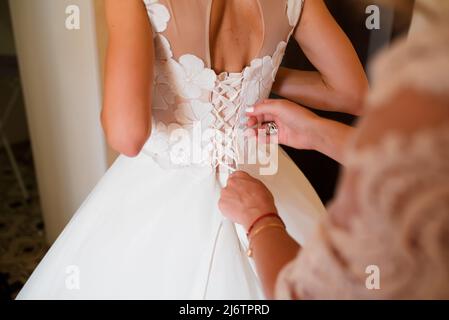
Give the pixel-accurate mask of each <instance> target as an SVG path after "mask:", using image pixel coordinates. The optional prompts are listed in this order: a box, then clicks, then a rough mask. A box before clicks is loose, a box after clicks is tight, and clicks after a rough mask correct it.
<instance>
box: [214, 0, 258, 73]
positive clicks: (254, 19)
mask: <svg viewBox="0 0 449 320" xmlns="http://www.w3.org/2000/svg"><path fill="white" fill-rule="evenodd" d="M210 19H211V20H210V30H209V32H210V34H209V41H210V52H211V65H212V69H214V70H216V71H217V72H218V73H219V72H222V71H229V72H240V71H241V70H242V69H243V68H244V67H245V66H246V65H248V64H249V63H250V62H251V60H252V59H253V58H254V57H256V56H257V55H258V53H259V51H260V49H261V47H262V45H263V32H264V26H263V18H262V11H261V8H260V6H259V3H258V1H257V0H215V1H214V2H213V5H212V11H211V18H210Z"/></svg>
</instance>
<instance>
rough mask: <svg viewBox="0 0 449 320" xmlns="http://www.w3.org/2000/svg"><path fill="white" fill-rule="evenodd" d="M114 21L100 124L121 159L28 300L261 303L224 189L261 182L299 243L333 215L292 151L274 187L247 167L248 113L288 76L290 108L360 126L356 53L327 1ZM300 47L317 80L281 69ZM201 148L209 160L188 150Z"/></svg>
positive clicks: (149, 5) (175, 11)
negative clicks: (247, 179) (231, 183)
mask: <svg viewBox="0 0 449 320" xmlns="http://www.w3.org/2000/svg"><path fill="white" fill-rule="evenodd" d="M106 7H107V20H108V26H109V32H110V39H109V47H108V52H107V67H106V80H105V97H104V107H103V112H102V123H103V127H104V131H105V134H106V137H107V140H108V142H109V144H110V146H111V147H112V148H114V149H115V150H117V151H118V152H120V153H121V154H122V155H121V156H120V157H119V158H118V159H117V161H116V162H115V163H114V165H113V166H112V167H111V168H110V169H109V170H108V172H107V173H106V174H105V175H104V177H103V178H102V179H101V180H100V182H99V183H98V185H97V186H96V187H95V189H94V190H93V191H92V192H91V194H90V195H89V196H88V198H87V199H86V200H85V202H84V203H83V204H82V206H81V207H80V208H79V210H78V212H77V213H76V214H75V215H74V217H73V219H72V220H71V222H70V223H69V224H68V225H67V227H66V228H65V230H64V231H63V232H62V234H61V235H60V236H59V238H58V240H57V241H56V242H55V243H54V245H53V246H52V247H51V249H50V250H49V252H48V254H47V255H46V256H45V258H44V259H43V260H42V262H41V263H40V264H39V266H38V267H37V268H36V270H35V271H34V273H33V274H32V276H31V277H30V279H29V280H28V282H27V283H26V285H25V287H24V288H23V289H22V291H21V292H20V294H19V296H18V298H19V299H259V298H263V294H262V291H261V288H260V285H259V281H258V279H257V277H256V275H255V273H254V271H253V265H252V262H251V261H250V258H248V256H247V255H246V245H247V244H246V242H245V238H246V237H245V230H242V229H240V228H239V227H237V226H235V225H234V224H232V223H231V222H229V221H227V220H223V218H222V217H221V214H220V212H219V210H218V205H217V203H218V199H219V195H220V189H221V188H222V187H223V186H224V184H225V183H226V178H227V175H228V174H229V173H230V172H232V171H233V170H234V169H236V168H237V167H238V168H239V169H244V170H248V171H249V172H251V173H252V174H253V175H255V176H257V177H258V178H259V179H261V180H262V181H263V182H264V183H265V184H266V185H267V186H268V187H269V189H270V190H272V191H273V193H274V196H275V198H276V200H277V201H278V202H277V207H278V209H279V212H282V213H283V218H284V221H285V222H286V224H287V228H288V229H289V231H290V233H291V234H292V235H293V236H294V238H295V239H296V240H297V241H299V242H300V243H302V242H303V239H304V238H305V236H306V234H308V233H310V231H311V230H312V228H313V227H314V225H315V221H316V218H317V217H318V216H319V215H320V214H323V213H324V207H323V205H322V204H321V202H320V201H319V198H318V197H317V195H316V194H315V192H314V190H313V189H312V187H311V186H310V184H309V183H308V181H307V180H306V178H305V177H304V176H303V174H302V173H301V172H300V171H299V170H298V169H297V167H296V166H295V165H294V164H293V162H292V161H291V160H290V159H289V158H288V157H287V156H286V155H285V154H284V153H283V152H282V151H280V152H279V155H278V158H277V161H276V167H277V170H276V173H275V174H271V175H264V174H262V173H261V172H263V170H261V169H263V165H262V164H261V163H260V162H257V163H256V164H251V165H250V164H247V163H245V161H243V162H242V161H240V159H241V153H242V150H243V149H244V148H243V149H242V148H241V140H242V139H241V137H242V136H243V135H242V132H241V130H239V129H240V127H241V126H242V124H243V123H244V122H245V118H244V115H245V111H246V110H247V109H248V108H251V107H252V106H253V105H254V104H255V103H256V102H258V101H260V100H261V99H265V98H267V97H268V95H269V93H270V90H271V89H272V86H273V82H274V80H275V77H276V75H277V74H278V75H277V78H276V80H277V81H276V84H275V86H274V87H273V91H274V92H275V93H277V94H279V95H282V96H284V97H286V98H288V99H291V100H293V101H295V102H297V103H302V104H304V105H307V106H310V107H316V108H321V109H324V110H333V111H342V112H348V113H354V114H358V113H360V110H359V108H358V106H359V101H360V99H361V97H362V95H363V94H364V91H365V89H366V86H367V84H366V78H365V75H364V73H363V69H362V66H361V64H360V62H359V61H358V59H357V56H356V54H355V52H354V50H353V48H352V46H351V44H350V42H349V41H348V39H347V38H346V36H345V35H344V34H343V33H342V31H341V29H340V28H339V27H338V25H337V24H336V23H335V21H334V20H333V18H332V17H331V15H330V14H329V12H328V11H327V9H326V7H325V5H324V3H323V2H322V1H321V0H312V1H310V0H306V1H303V0H245V1H242V0H176V1H175V0H144V1H141V0H128V1H121V0H106ZM291 37H294V38H295V39H296V41H298V43H299V44H300V45H301V47H302V49H303V50H304V52H305V54H306V55H307V57H308V58H309V60H310V61H311V62H312V63H313V64H314V65H315V67H316V68H317V70H318V71H317V72H302V71H294V70H288V69H283V68H281V69H279V66H280V63H281V60H282V57H283V55H284V52H285V49H286V46H287V42H288V41H289V39H290V38H291ZM278 71H279V72H278ZM274 129H275V128H274ZM211 132H212V134H211ZM195 134H199V136H200V139H199V147H200V148H199V150H200V152H199V156H198V152H197V151H198V150H196V149H195V146H192V148H190V147H186V144H185V143H183V144H180V141H184V142H185V141H188V142H191V141H192V140H190V139H189V137H191V136H194V135H195ZM186 136H187V139H185V138H186ZM187 145H188V144H187ZM197 147H198V146H197ZM193 149H195V150H196V151H194V150H193ZM245 150H246V149H245ZM298 212H299V213H298Z"/></svg>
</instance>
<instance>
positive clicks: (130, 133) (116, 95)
mask: <svg viewBox="0 0 449 320" xmlns="http://www.w3.org/2000/svg"><path fill="white" fill-rule="evenodd" d="M106 17H107V23H108V30H109V43H108V49H107V57H106V74H105V86H104V87H105V88H104V90H105V91H104V104H103V110H102V114H101V121H102V125H103V129H104V132H105V135H106V138H107V140H108V143H109V145H110V146H111V147H112V148H113V149H114V150H116V151H118V152H120V153H122V154H125V155H127V156H136V155H137V154H138V153H139V152H140V150H141V148H142V146H143V145H144V143H145V141H146V140H147V139H148V137H149V135H150V133H151V105H150V102H151V94H152V92H151V91H152V90H151V84H152V75H153V42H152V30H151V25H150V23H149V20H148V16H147V14H146V10H145V7H144V4H143V2H142V1H141V0H127V1H122V0H106Z"/></svg>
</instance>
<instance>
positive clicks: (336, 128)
mask: <svg viewBox="0 0 449 320" xmlns="http://www.w3.org/2000/svg"><path fill="white" fill-rule="evenodd" d="M312 126H313V130H312V131H313V133H311V137H310V139H309V140H310V144H311V149H312V150H315V151H318V152H320V153H323V154H325V155H327V156H328V157H330V158H332V159H334V160H335V161H337V162H339V163H340V164H342V165H345V163H344V161H345V157H344V153H345V149H346V145H347V143H348V141H349V139H350V137H351V135H352V133H353V131H354V128H353V127H351V126H348V125H345V124H343V123H340V122H337V121H333V120H329V119H325V118H317V119H316V120H314V123H313V124H312Z"/></svg>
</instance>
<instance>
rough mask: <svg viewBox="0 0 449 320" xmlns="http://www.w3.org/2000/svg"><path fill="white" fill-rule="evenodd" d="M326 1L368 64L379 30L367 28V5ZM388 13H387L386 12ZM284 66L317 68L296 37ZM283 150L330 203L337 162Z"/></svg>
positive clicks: (406, 18) (404, 20) (405, 19)
mask: <svg viewBox="0 0 449 320" xmlns="http://www.w3.org/2000/svg"><path fill="white" fill-rule="evenodd" d="M325 2H326V4H327V5H328V7H329V10H330V11H331V13H332V14H333V16H334V17H335V19H336V20H337V22H338V23H339V25H340V26H341V27H342V29H343V30H344V31H345V33H346V34H347V35H348V37H349V38H350V39H351V41H352V43H353V45H354V48H355V50H356V51H357V53H358V55H359V58H360V60H361V61H362V62H363V64H364V65H365V66H366V65H367V64H368V63H367V62H368V61H369V58H370V57H369V56H368V55H369V54H368V53H369V52H370V53H371V54H372V53H373V51H372V47H371V50H370V39H371V36H372V35H373V33H374V32H377V31H369V30H368V29H367V28H366V27H365V19H366V17H367V15H366V14H365V7H364V6H362V5H361V4H360V3H361V1H360V0H328V1H325ZM411 12H412V11H411V10H409V11H407V12H402V13H401V19H399V17H398V16H397V15H396V18H395V19H394V21H395V25H394V26H393V29H392V34H391V36H392V38H394V37H396V36H399V35H401V34H402V33H404V32H405V31H406V30H407V29H408V27H409V24H410V19H411ZM381 16H382V11H381ZM385 16H387V15H386V14H385ZM389 40H390V39H388V38H386V39H385V41H386V43H385V44H388V42H389ZM283 65H284V66H285V67H289V68H294V69H301V70H314V68H313V66H312V65H311V64H310V63H309V62H308V60H307V58H306V57H305V56H304V54H303V53H302V51H301V49H300V47H299V46H298V44H297V43H296V41H294V40H292V41H290V43H289V45H288V48H287V52H286V56H285V58H284V61H283ZM316 113H318V114H319V115H320V116H323V117H327V118H330V119H334V120H338V121H341V122H343V123H346V124H352V123H353V122H354V120H355V118H354V117H352V116H349V115H345V114H339V113H332V112H321V111H316ZM284 149H286V151H287V152H288V153H289V155H290V156H291V157H292V159H293V160H294V161H295V163H296V164H297V166H298V167H299V168H300V169H301V170H302V171H303V172H304V174H305V175H306V177H307V178H308V179H309V180H310V182H311V183H312V185H313V187H314V188H315V189H316V191H317V192H318V195H319V196H320V198H321V200H322V201H323V202H324V203H327V202H328V201H329V200H330V199H331V198H332V197H333V195H334V190H335V185H336V181H337V178H338V174H339V165H338V163H336V162H335V161H333V160H332V159H330V158H328V157H326V156H324V155H322V154H320V153H318V152H315V151H298V150H293V149H291V148H287V147H284Z"/></svg>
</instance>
